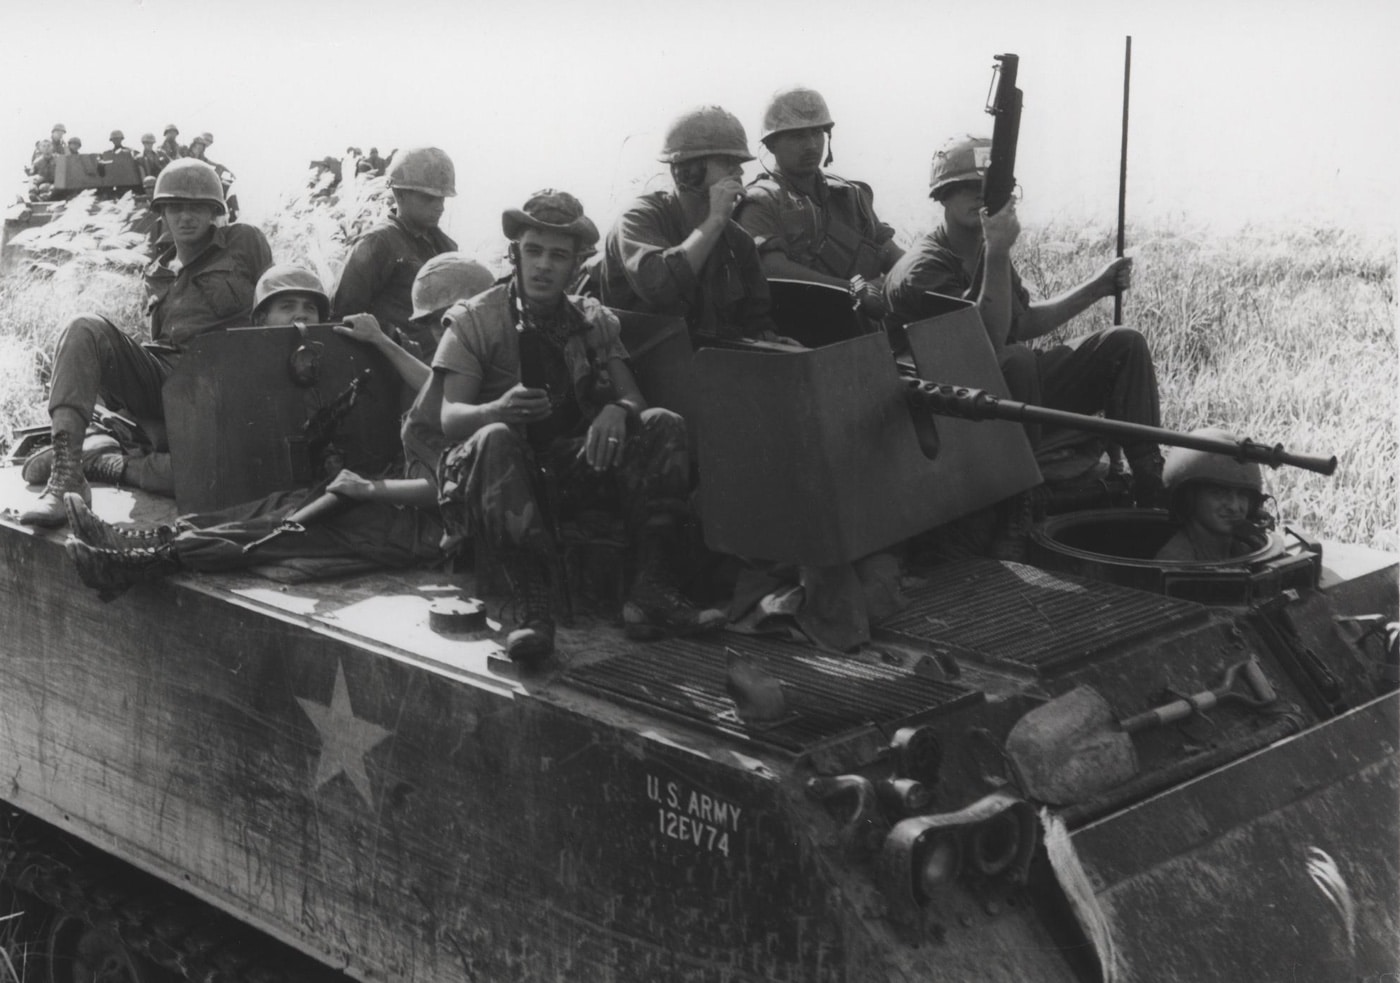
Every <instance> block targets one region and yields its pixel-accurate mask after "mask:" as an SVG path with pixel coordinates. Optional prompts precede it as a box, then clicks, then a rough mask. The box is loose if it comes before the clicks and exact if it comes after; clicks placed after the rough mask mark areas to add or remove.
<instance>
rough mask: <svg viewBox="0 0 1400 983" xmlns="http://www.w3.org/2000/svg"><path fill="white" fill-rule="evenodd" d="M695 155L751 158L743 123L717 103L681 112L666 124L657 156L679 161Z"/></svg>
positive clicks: (662, 159)
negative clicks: (664, 134) (663, 138)
mask: <svg viewBox="0 0 1400 983" xmlns="http://www.w3.org/2000/svg"><path fill="white" fill-rule="evenodd" d="M697 157H737V158H738V159H739V160H753V154H751V153H749V138H748V136H747V135H746V134H745V133H744V124H743V123H740V122H739V120H738V117H736V116H735V115H734V114H733V113H730V112H727V111H725V110H724V109H722V108H720V107H719V106H700V107H698V108H696V109H690V110H687V111H686V112H684V113H681V114H680V115H679V116H677V117H676V118H675V119H674V120H672V121H671V125H670V126H668V127H667V128H666V139H665V141H664V142H663V143H662V144H661V156H660V158H659V159H660V161H661V163H663V164H679V163H681V162H682V161H687V160H695V159H696V158H697Z"/></svg>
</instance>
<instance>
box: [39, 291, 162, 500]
mask: <svg viewBox="0 0 1400 983" xmlns="http://www.w3.org/2000/svg"><path fill="white" fill-rule="evenodd" d="M178 360H179V356H178V355H175V354H172V353H162V354H160V355H156V354H153V353H152V352H150V351H148V350H147V349H146V348H143V347H142V346H141V344H140V343H139V342H137V341H135V340H134V339H132V338H131V337H130V336H129V335H128V334H126V332H124V331H122V330H121V329H120V328H118V327H117V326H116V325H115V324H113V323H112V322H111V321H109V320H107V319H106V318H105V317H101V316H99V315H95V314H83V315H79V316H78V317H75V318H73V320H71V321H69V322H68V324H67V326H66V327H65V328H64V329H63V334H62V335H60V336H59V339H58V348H57V350H56V351H55V352H54V365H53V378H52V383H51V388H50V390H49V414H50V415H53V412H54V410H57V409H62V408H66V409H71V410H74V411H76V412H77V413H78V415H79V416H81V417H82V418H83V420H84V421H87V422H91V421H92V410H93V407H94V406H95V405H96V404H97V401H98V399H99V398H100V399H101V400H102V403H103V405H105V406H107V407H108V408H110V409H114V410H121V411H123V412H125V413H126V414H127V415H130V416H134V417H136V418H137V419H138V420H154V421H164V420H165V408H164V405H163V404H162V402H161V393H160V391H161V386H162V385H164V384H165V380H166V379H167V378H169V376H170V373H171V372H172V371H174V369H175V365H176V363H177V362H178ZM155 429H158V430H159V432H160V434H159V438H158V443H157V445H156V446H155V447H154V448H152V449H151V451H150V452H148V453H145V454H136V455H131V454H129V455H128V457H127V464H126V473H125V476H124V478H123V480H124V481H125V482H126V483H127V484H130V485H135V486H136V487H137V488H144V489H145V490H146V491H150V492H155V493H156V494H159V495H173V494H174V493H175V480H174V475H173V473H172V471H171V467H170V454H169V448H168V447H167V446H165V444H164V428H163V427H162V428H155Z"/></svg>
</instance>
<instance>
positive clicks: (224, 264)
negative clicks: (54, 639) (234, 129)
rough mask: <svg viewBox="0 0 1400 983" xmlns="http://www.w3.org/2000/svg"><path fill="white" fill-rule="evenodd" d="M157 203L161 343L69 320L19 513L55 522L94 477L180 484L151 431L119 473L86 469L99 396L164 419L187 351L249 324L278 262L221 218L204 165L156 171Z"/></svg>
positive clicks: (155, 287) (153, 303) (155, 321)
mask: <svg viewBox="0 0 1400 983" xmlns="http://www.w3.org/2000/svg"><path fill="white" fill-rule="evenodd" d="M151 207H152V208H154V209H156V210H157V211H159V212H160V214H161V218H162V220H163V222H164V224H165V227H166V229H167V230H168V233H169V236H170V245H169V246H168V247H167V248H166V249H165V250H164V251H163V252H162V253H161V254H160V255H159V256H158V257H157V258H156V259H155V260H154V261H153V262H152V263H151V264H150V265H149V266H148V267H147V268H146V272H145V280H146V290H147V300H146V311H147V314H148V316H149V319H150V336H151V340H152V342H154V345H155V346H156V347H155V350H152V349H151V348H147V347H145V346H143V345H141V344H139V343H138V342H137V341H135V340H134V339H133V338H132V337H131V335H129V334H128V333H127V332H125V331H122V330H121V329H120V328H118V327H117V326H116V325H115V324H113V323H112V322H111V321H110V320H108V319H107V318H105V317H101V316H98V315H81V316H79V317H76V318H74V319H73V320H72V321H70V322H69V323H68V325H67V326H66V327H65V328H64V330H63V332H62V334H61V335H60V337H59V340H58V350H57V352H56V353H55V354H54V361H53V373H52V389H51V391H50V393H49V416H50V418H51V426H52V433H53V441H52V447H53V456H54V460H53V467H52V470H51V472H50V474H49V478H48V483H47V485H46V487H45V489H44V491H43V493H42V495H41V496H40V498H39V501H38V502H37V503H36V505H35V507H34V508H32V509H30V510H29V511H27V512H25V513H23V514H22V515H21V516H20V521H21V522H25V523H29V524H31V525H41V526H58V525H62V524H63V523H64V522H65V521H66V520H65V517H64V508H63V496H64V494H65V493H68V492H72V493H76V494H78V495H79V496H81V497H82V498H83V499H84V500H87V501H91V491H90V490H89V488H88V481H89V480H90V479H93V478H96V479H100V480H103V481H125V482H127V483H129V484H132V485H136V486H138V487H141V488H145V489H147V490H148V491H155V492H159V493H162V494H166V495H169V494H171V493H172V492H173V490H174V481H173V478H172V475H171V472H170V462H169V454H168V453H166V452H165V447H164V446H163V440H162V439H161V438H160V436H159V432H160V430H162V429H163V427H158V426H153V427H152V430H153V431H155V432H154V433H153V434H152V435H151V436H152V440H153V444H152V449H153V452H152V453H150V454H141V455H131V456H127V457H125V458H124V459H123V460H122V466H121V467H120V468H118V469H116V470H115V471H108V472H104V473H103V474H101V475H90V474H85V473H84V470H83V467H82V462H81V460H80V456H79V454H80V451H81V448H82V446H83V437H84V434H85V432H86V430H87V427H88V424H89V423H90V422H91V420H92V416H93V410H94V406H95V405H96V404H97V402H98V400H99V399H101V401H102V402H103V404H104V405H106V406H107V407H108V408H111V409H117V408H121V409H122V410H123V411H124V412H125V413H126V414H127V415H128V416H134V417H136V418H138V419H141V420H146V421H152V422H153V424H158V423H160V422H161V421H163V420H164V416H165V412H164V408H163V406H162V404H161V385H162V384H163V383H164V382H165V380H166V378H167V377H168V376H169V375H170V373H171V371H172V370H173V369H174V367H175V365H176V363H177V362H178V360H179V357H180V351H181V349H182V348H183V347H184V346H185V345H186V344H188V343H189V341H190V340H191V339H192V338H194V337H195V336H197V335H200V334H203V333H204V332H207V331H214V330H217V329H220V328H226V327H231V326H234V325H237V324H245V323H247V318H248V314H249V311H251V310H252V307H253V288H254V285H255V284H256V283H257V281H258V277H259V276H261V275H262V272H263V271H264V270H266V269H267V268H268V267H269V266H270V265H271V264H272V252H271V250H270V249H269V248H268V244H267V240H266V239H265V238H263V234H262V233H261V232H259V231H258V230H257V229H255V228H252V227H251V226H246V225H230V226H219V225H217V224H216V222H215V219H216V218H218V217H220V216H221V215H223V214H224V189H223V185H222V184H221V183H220V181H219V176H218V175H217V174H215V173H214V169H213V168H212V167H210V166H209V165H208V164H205V163H204V162H202V161H197V160H181V161H176V162H175V163H172V164H171V165H170V166H169V167H167V168H165V170H163V171H162V172H161V174H160V177H158V178H157V179H156V185H155V194H154V196H153V198H152V201H151Z"/></svg>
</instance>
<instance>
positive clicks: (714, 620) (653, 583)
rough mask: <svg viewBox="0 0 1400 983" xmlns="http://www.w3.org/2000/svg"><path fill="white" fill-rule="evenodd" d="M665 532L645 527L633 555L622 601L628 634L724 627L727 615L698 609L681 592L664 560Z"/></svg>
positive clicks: (644, 636)
mask: <svg viewBox="0 0 1400 983" xmlns="http://www.w3.org/2000/svg"><path fill="white" fill-rule="evenodd" d="M666 544H667V537H666V534H665V533H664V532H662V531H660V530H656V529H652V530H647V531H645V532H644V533H643V535H642V540H641V543H640V544H639V549H638V555H637V579H636V580H635V581H633V583H632V592H631V593H630V594H629V595H628V597H627V602H626V603H625V604H623V605H622V625H623V630H624V631H625V632H626V634H627V637H628V638H635V639H639V640H641V641H654V640H656V639H658V638H666V637H668V636H672V635H699V634H703V633H704V632H709V631H717V630H718V629H720V628H722V627H724V624H725V622H726V621H728V620H729V619H728V617H727V616H726V615H725V613H724V612H723V611H719V610H717V609H715V608H706V609H704V610H701V609H700V608H698V607H696V606H695V605H694V604H693V603H691V601H690V599H689V598H687V597H686V596H685V595H684V594H682V593H681V591H680V588H679V587H678V586H677V585H676V580H675V576H674V575H673V574H672V573H671V570H670V567H669V564H668V563H667V562H666V554H667V550H666Z"/></svg>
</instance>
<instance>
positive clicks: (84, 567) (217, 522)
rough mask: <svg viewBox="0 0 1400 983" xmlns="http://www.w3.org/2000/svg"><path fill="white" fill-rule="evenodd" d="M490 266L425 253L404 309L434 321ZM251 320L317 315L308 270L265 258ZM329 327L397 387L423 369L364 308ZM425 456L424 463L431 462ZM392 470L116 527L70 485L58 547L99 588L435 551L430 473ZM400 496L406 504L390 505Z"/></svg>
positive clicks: (407, 557) (361, 565)
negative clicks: (162, 522)
mask: <svg viewBox="0 0 1400 983" xmlns="http://www.w3.org/2000/svg"><path fill="white" fill-rule="evenodd" d="M491 281H492V276H491V274H490V273H489V272H488V271H487V270H486V269H485V268H484V267H483V266H481V265H480V264H479V263H474V262H472V261H470V260H468V259H467V258H466V257H464V256H462V254H461V253H446V254H444V255H442V256H438V257H436V258H435V259H433V260H430V261H429V262H428V263H425V264H424V266H423V269H422V271H420V273H419V275H418V278H417V279H416V280H415V281H414V284H413V296H414V317H415V318H417V319H419V320H420V321H422V322H424V324H425V326H428V327H431V326H433V325H437V329H438V331H441V317H442V313H443V312H444V311H445V310H446V309H447V308H448V307H449V306H451V305H452V304H454V303H456V302H457V301H460V300H465V299H467V298H469V297H471V296H473V295H474V294H476V293H478V292H480V291H481V290H484V289H486V288H488V287H489V286H490V285H491ZM256 297H257V303H256V305H255V307H254V309H253V317H252V321H253V324H255V325H276V324H292V323H296V322H297V321H302V322H305V323H311V322H313V321H320V322H324V321H325V320H326V319H327V317H328V315H329V309H330V298H329V297H328V296H327V295H326V292H325V290H324V288H323V287H322V286H321V281H320V280H319V279H318V278H317V277H316V275H315V274H314V273H312V272H311V271H310V270H306V269H303V268H301V267H297V266H291V265H283V266H274V267H271V268H270V269H268V270H267V272H266V273H264V274H263V275H262V277H261V278H259V280H258V285H257V288H256ZM349 322H350V323H348V324H345V325H337V326H336V330H337V331H338V332H340V333H342V334H345V335H348V336H349V337H351V338H353V339H355V340H357V341H361V342H364V343H367V344H371V345H375V346H377V347H380V348H381V349H382V350H384V351H385V354H386V355H387V356H388V357H389V360H390V361H391V363H392V364H393V365H394V367H395V369H396V370H397V371H398V373H399V376H400V379H401V380H402V381H403V382H404V384H405V385H407V386H412V387H415V388H416V387H418V386H419V385H420V384H421V382H422V381H424V380H425V379H426V377H427V376H428V375H429V374H430V373H429V370H428V367H427V366H426V365H424V364H423V363H422V362H418V361H416V360H414V359H412V358H411V357H409V356H407V355H406V354H405V353H404V352H403V350H402V349H398V348H393V347H391V346H392V343H391V342H388V341H387V339H385V338H384V336H383V334H382V333H380V332H379V330H378V327H377V325H376V324H375V321H374V318H373V317H372V316H371V315H368V314H359V315H352V316H351V317H350V319H349ZM435 463H436V462H434V464H435ZM403 475H404V476H403V477H402V478H400V477H392V476H390V477H382V478H381V477H375V478H364V477H361V476H360V475H358V474H355V473H354V472H351V471H348V470H342V471H341V472H340V473H339V474H337V475H336V476H335V477H334V478H333V479H332V480H331V481H330V483H329V484H325V483H322V484H320V485H318V486H316V487H313V488H311V489H309V490H306V491H300V492H279V493H277V494H273V495H269V496H266V497H265V498H262V499H259V500H257V501H254V502H248V503H244V504H242V505H237V506H234V507H232V508H228V509H223V510H220V511H218V512H213V513H205V514H201V515H188V516H182V517H181V518H180V519H178V520H177V521H176V523H175V524H174V525H173V526H161V527H157V528H155V529H147V530H125V529H121V528H118V527H116V526H113V525H111V524H110V523H107V522H105V521H103V520H102V519H100V518H98V517H97V516H96V515H94V514H93V513H92V512H91V511H90V510H89V509H88V508H87V505H86V504H85V503H84V501H83V499H82V497H81V496H80V495H75V494H71V493H70V494H68V495H66V496H65V505H66V507H67V510H68V519H69V524H70V526H71V527H72V531H73V535H72V537H71V538H70V539H69V542H68V553H69V555H70V556H71V557H72V558H73V560H74V562H75V563H76V564H77V568H78V573H79V576H81V577H82V580H83V583H85V584H87V585H88V586H89V587H93V588H96V589H97V590H99V591H101V592H103V593H104V595H106V596H111V595H113V594H116V593H119V592H120V591H122V590H125V589H126V588H127V587H129V586H131V585H132V584H134V583H138V582H140V581H142V580H149V579H152V578H154V577H159V576H163V575H165V574H169V573H174V572H176V571H178V570H201V571H218V570H238V569H245V568H247V567H250V566H254V565H256V566H270V565H276V564H278V563H282V562H287V561H294V562H295V563H296V565H297V569H298V571H299V572H301V573H305V574H311V573H314V572H316V571H317V570H318V569H319V570H324V571H325V572H330V573H346V572H349V571H350V570H352V569H354V570H358V569H372V568H378V567H395V568H397V567H406V566H414V565H417V564H420V563H423V562H427V561H430V560H433V559H436V558H439V557H440V556H441V555H442V553H441V550H440V549H439V548H438V544H439V542H440V541H441V539H442V525H441V523H440V522H439V521H438V520H437V488H436V484H435V482H434V481H433V479H432V471H431V469H429V470H426V471H425V470H423V469H422V468H421V467H420V466H419V465H417V464H416V463H414V462H413V461H410V462H409V463H408V464H407V466H406V468H405V469H404V471H403ZM326 491H329V492H332V493H334V495H335V496H337V497H338V498H339V499H340V500H341V501H342V504H341V505H340V506H338V507H336V508H334V509H331V510H327V512H326V513H323V514H322V515H320V516H316V517H305V518H304V522H303V523H302V528H301V530H300V531H298V532H296V533H295V534H292V535H285V536H280V537H277V538H276V539H273V540H271V541H269V542H266V543H263V544H262V545H260V546H258V547H257V548H256V549H254V550H248V551H245V550H244V547H245V546H247V545H248V544H249V543H252V542H254V541H256V540H261V539H263V538H264V537H266V536H267V535H268V534H269V533H271V532H272V531H273V530H274V529H277V528H278V527H279V525H281V524H282V523H283V521H285V520H286V519H287V518H288V517H289V516H291V515H294V514H296V513H297V512H298V511H300V510H301V509H302V508H303V507H304V506H305V505H307V504H308V503H311V502H315V501H317V500H318V499H320V498H321V496H322V493H323V492H326ZM401 506H415V507H414V508H401Z"/></svg>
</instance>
